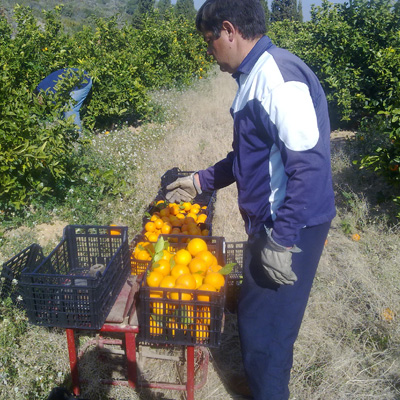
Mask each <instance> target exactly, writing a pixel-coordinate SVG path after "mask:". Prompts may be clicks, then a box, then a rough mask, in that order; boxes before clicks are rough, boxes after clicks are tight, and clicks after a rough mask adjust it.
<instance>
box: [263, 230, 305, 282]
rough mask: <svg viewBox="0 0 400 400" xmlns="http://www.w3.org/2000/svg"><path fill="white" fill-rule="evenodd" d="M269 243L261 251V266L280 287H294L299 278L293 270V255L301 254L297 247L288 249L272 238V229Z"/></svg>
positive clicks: (269, 233) (269, 234)
mask: <svg viewBox="0 0 400 400" xmlns="http://www.w3.org/2000/svg"><path fill="white" fill-rule="evenodd" d="M265 230H266V231H267V243H266V244H265V246H264V248H263V249H262V250H261V264H262V266H263V267H264V270H265V273H266V274H267V275H268V276H269V277H270V278H271V279H272V280H273V281H274V282H276V283H278V284H279V285H293V284H294V283H295V282H296V281H297V276H296V274H295V273H294V272H293V270H292V253H300V252H301V249H299V248H298V247H297V246H296V245H294V246H293V247H292V248H290V249H288V248H287V247H285V246H281V245H280V244H278V243H276V242H275V240H274V239H273V238H272V229H267V228H265Z"/></svg>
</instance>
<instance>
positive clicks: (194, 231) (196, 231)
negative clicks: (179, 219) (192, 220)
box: [189, 226, 201, 236]
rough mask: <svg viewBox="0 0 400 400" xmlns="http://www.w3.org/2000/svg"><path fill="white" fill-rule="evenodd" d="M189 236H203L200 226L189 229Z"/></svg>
mask: <svg viewBox="0 0 400 400" xmlns="http://www.w3.org/2000/svg"><path fill="white" fill-rule="evenodd" d="M189 235H191V236H201V229H200V228H199V227H198V226H195V227H192V228H189Z"/></svg>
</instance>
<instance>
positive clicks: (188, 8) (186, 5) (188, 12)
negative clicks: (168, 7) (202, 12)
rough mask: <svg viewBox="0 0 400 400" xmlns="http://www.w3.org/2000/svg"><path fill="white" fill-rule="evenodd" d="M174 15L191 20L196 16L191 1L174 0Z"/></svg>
mask: <svg viewBox="0 0 400 400" xmlns="http://www.w3.org/2000/svg"><path fill="white" fill-rule="evenodd" d="M175 13H176V15H180V16H183V17H185V18H187V19H190V20H193V19H194V18H195V16H196V9H195V8H194V3H193V0H176V4H175Z"/></svg>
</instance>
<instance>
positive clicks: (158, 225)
mask: <svg viewBox="0 0 400 400" xmlns="http://www.w3.org/2000/svg"><path fill="white" fill-rule="evenodd" d="M153 222H154V225H155V226H156V229H161V228H162V227H163V226H164V221H163V220H162V219H161V218H157V219H156V220H155V221H153Z"/></svg>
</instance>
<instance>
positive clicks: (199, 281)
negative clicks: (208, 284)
mask: <svg viewBox="0 0 400 400" xmlns="http://www.w3.org/2000/svg"><path fill="white" fill-rule="evenodd" d="M193 277H194V279H196V288H195V289H198V288H199V287H200V286H201V285H202V284H203V280H204V276H203V275H201V274H193Z"/></svg>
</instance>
